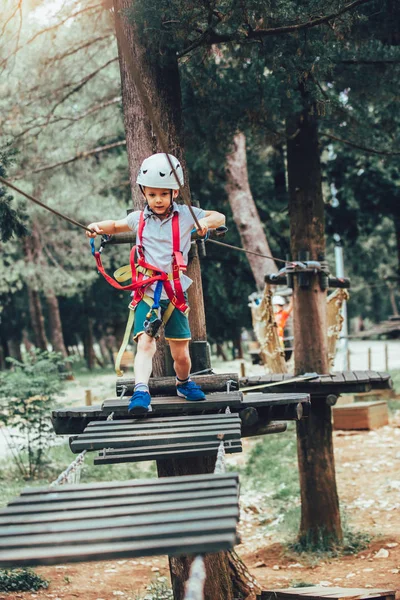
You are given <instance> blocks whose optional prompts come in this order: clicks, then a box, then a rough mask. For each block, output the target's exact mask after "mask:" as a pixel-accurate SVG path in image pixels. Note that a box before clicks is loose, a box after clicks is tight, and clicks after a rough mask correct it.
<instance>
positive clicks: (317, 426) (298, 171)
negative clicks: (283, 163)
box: [287, 84, 343, 547]
mask: <svg viewBox="0 0 400 600" xmlns="http://www.w3.org/2000/svg"><path fill="white" fill-rule="evenodd" d="M299 91H300V93H301V97H302V100H303V106H304V110H303V111H302V113H301V114H298V115H292V116H291V117H290V118H289V119H288V120H287V165H288V181H289V215H290V245H291V254H292V259H293V260H299V259H301V256H302V254H303V253H307V254H308V255H309V257H310V260H321V259H323V258H324V256H325V221H324V210H325V206H324V200H323V196H322V176H321V164H320V148H319V143H318V122H317V116H316V110H315V106H313V104H312V103H311V101H310V98H309V97H308V94H307V91H306V89H305V84H299ZM304 275H305V276H306V277H305V276H302V277H301V278H300V277H299V276H294V289H293V304H294V307H293V308H294V310H293V322H294V360H295V373H296V375H298V374H301V373H307V372H311V371H316V372H318V373H328V372H329V362H328V344H327V328H326V290H322V289H321V286H320V278H319V276H318V274H313V273H309V274H308V273H307V274H304ZM297 448H298V462H299V475H300V490H301V524H300V539H301V540H303V541H304V542H305V543H307V542H308V543H311V544H313V543H318V542H319V541H320V540H321V538H323V539H324V541H325V543H326V546H327V547H329V546H330V545H331V546H334V545H335V544H337V543H338V542H340V541H341V539H342V537H343V535H342V528H341V521H340V513H339V499H338V494H337V488H336V476H335V461H334V455H333V442H332V410H331V407H330V406H329V405H328V404H327V403H326V402H324V401H321V399H320V398H315V397H314V398H313V397H312V399H311V410H310V415H309V417H308V418H307V419H303V420H302V421H299V422H298V423H297Z"/></svg>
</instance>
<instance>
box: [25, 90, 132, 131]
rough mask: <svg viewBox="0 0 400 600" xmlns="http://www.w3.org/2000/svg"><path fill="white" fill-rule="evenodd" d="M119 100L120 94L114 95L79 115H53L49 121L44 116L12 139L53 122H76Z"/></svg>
mask: <svg viewBox="0 0 400 600" xmlns="http://www.w3.org/2000/svg"><path fill="white" fill-rule="evenodd" d="M119 102H121V96H116V97H115V98H112V99H111V100H106V101H105V102H100V103H99V104H96V105H95V106H92V107H91V108H89V109H88V110H86V111H85V112H83V113H81V114H80V115H76V116H70V117H68V116H64V117H62V116H60V117H54V119H50V121H47V117H44V120H42V121H40V120H38V121H36V123H33V125H30V126H29V127H27V128H26V129H24V130H23V131H21V133H18V134H17V135H15V136H14V140H17V139H19V138H21V137H23V136H24V135H26V134H27V133H29V132H30V131H32V130H33V129H41V128H42V127H46V126H47V125H53V124H54V123H59V122H60V121H70V122H71V123H76V122H77V121H81V120H82V119H85V118H86V117H87V116H89V115H91V114H93V113H94V112H97V111H98V110H102V109H103V108H107V107H108V106H112V105H113V104H118V103H119ZM66 127H67V126H66ZM66 127H64V129H66ZM35 135H36V132H35Z"/></svg>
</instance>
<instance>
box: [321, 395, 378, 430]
mask: <svg viewBox="0 0 400 600" xmlns="http://www.w3.org/2000/svg"><path fill="white" fill-rule="evenodd" d="M388 424H389V414H388V407H387V402H386V401H385V400H379V401H377V402H373V401H371V402H352V403H351V404H342V405H341V406H334V407H333V428H334V429H350V430H351V429H368V430H371V429H378V428H379V427H383V426H384V425H388Z"/></svg>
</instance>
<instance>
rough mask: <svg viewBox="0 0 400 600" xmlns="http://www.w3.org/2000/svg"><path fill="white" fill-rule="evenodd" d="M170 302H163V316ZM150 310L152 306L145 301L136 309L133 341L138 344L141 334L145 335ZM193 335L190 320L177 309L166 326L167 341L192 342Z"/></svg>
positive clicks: (161, 303)
mask: <svg viewBox="0 0 400 600" xmlns="http://www.w3.org/2000/svg"><path fill="white" fill-rule="evenodd" d="M169 304H170V302H169V300H161V302H160V306H161V316H162V315H163V314H164V312H165V311H166V310H167V308H168V306H169ZM149 310H150V306H149V305H148V304H147V302H145V301H144V300H141V301H140V302H139V304H138V305H137V306H136V308H135V323H134V325H133V339H134V341H135V342H137V338H138V337H139V335H140V334H141V333H144V325H143V324H144V321H145V319H146V315H147V313H148V312H149ZM191 338H192V334H191V332H190V327H189V319H188V318H187V316H186V315H184V314H183V313H182V312H181V311H180V310H178V309H177V308H175V309H174V310H173V311H172V314H171V316H170V318H169V319H168V321H167V323H166V325H165V339H166V340H182V341H183V340H190V339H191Z"/></svg>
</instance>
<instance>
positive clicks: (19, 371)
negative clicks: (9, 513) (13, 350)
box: [0, 351, 66, 479]
mask: <svg viewBox="0 0 400 600" xmlns="http://www.w3.org/2000/svg"><path fill="white" fill-rule="evenodd" d="M9 361H10V362H11V364H12V369H11V370H10V371H8V372H5V373H1V374H0V385H1V392H0V404H1V410H0V421H1V422H2V423H3V424H4V425H5V426H7V427H10V428H13V429H12V430H11V431H12V432H11V433H10V440H9V444H10V447H11V449H12V451H13V456H14V460H15V462H16V464H17V466H18V469H19V470H20V472H21V474H22V475H23V476H24V477H26V478H27V479H32V478H34V477H35V476H36V475H37V474H38V473H40V470H41V469H42V468H43V464H44V463H45V461H46V454H45V452H46V449H47V448H48V446H49V445H50V444H51V443H52V441H53V428H52V425H51V421H50V411H51V409H52V408H53V406H54V402H55V396H56V394H60V392H61V391H62V388H63V384H64V381H63V380H64V378H65V372H64V371H63V367H64V366H65V362H66V361H65V359H64V358H63V357H62V356H61V355H60V354H57V353H55V352H40V351H35V352H34V353H33V354H29V355H27V356H26V357H25V361H24V362H20V361H17V360H15V359H9ZM13 430H15V433H14V432H13Z"/></svg>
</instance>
